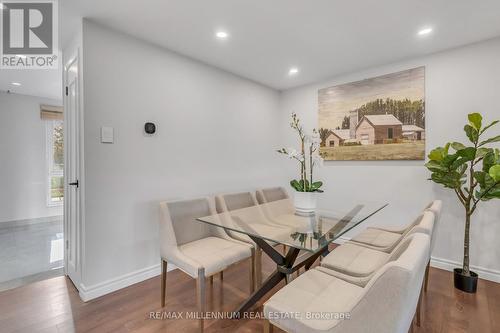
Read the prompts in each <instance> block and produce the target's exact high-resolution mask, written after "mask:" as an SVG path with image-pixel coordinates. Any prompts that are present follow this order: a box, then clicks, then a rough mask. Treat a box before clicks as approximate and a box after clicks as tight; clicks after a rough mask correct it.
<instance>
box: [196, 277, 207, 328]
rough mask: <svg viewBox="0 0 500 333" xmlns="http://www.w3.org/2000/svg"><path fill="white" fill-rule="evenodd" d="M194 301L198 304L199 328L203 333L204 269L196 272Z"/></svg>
mask: <svg viewBox="0 0 500 333" xmlns="http://www.w3.org/2000/svg"><path fill="white" fill-rule="evenodd" d="M196 299H197V303H198V311H199V313H200V319H199V323H198V324H199V328H200V332H203V328H204V320H203V318H204V317H205V301H206V299H205V269H204V268H201V269H199V270H198V278H197V279H196Z"/></svg>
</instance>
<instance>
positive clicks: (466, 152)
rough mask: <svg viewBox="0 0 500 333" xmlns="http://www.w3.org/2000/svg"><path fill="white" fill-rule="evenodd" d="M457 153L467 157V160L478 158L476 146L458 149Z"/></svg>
mask: <svg viewBox="0 0 500 333" xmlns="http://www.w3.org/2000/svg"><path fill="white" fill-rule="evenodd" d="M457 155H458V156H460V157H463V158H465V159H466V160H467V161H472V160H474V159H475V158H476V148H473V147H467V148H465V149H460V150H459V151H457Z"/></svg>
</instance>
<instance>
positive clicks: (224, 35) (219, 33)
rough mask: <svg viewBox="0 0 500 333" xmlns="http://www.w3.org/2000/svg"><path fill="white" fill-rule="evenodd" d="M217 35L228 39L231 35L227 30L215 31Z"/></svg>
mask: <svg viewBox="0 0 500 333" xmlns="http://www.w3.org/2000/svg"><path fill="white" fill-rule="evenodd" d="M215 37H217V38H218V39H227V38H228V37H229V34H228V33H227V32H225V31H217V32H216V33H215Z"/></svg>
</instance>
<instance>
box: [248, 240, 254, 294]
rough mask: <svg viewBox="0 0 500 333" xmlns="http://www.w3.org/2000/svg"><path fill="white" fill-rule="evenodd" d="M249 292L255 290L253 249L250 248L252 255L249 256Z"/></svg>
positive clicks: (251, 292)
mask: <svg viewBox="0 0 500 333" xmlns="http://www.w3.org/2000/svg"><path fill="white" fill-rule="evenodd" d="M249 271H250V277H249V280H250V294H253V292H254V291H255V250H253V249H252V256H251V257H250V270H249Z"/></svg>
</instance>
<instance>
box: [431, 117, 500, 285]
mask: <svg viewBox="0 0 500 333" xmlns="http://www.w3.org/2000/svg"><path fill="white" fill-rule="evenodd" d="M468 118H469V123H468V124H467V125H465V127H464V131H465V134H466V135H467V137H468V138H469V141H470V143H471V144H470V145H467V146H466V145H464V144H462V143H459V142H449V143H447V144H446V145H445V146H444V147H438V148H436V149H434V150H432V151H431V152H430V154H429V159H430V161H429V162H428V163H427V164H426V167H427V168H428V169H429V170H430V171H431V172H432V175H431V180H432V181H434V182H436V183H438V184H441V185H443V186H444V187H446V188H449V189H451V190H453V191H454V192H455V194H456V196H457V198H458V200H459V201H460V203H461V204H462V205H463V206H464V208H465V236H464V257H463V266H462V268H455V269H454V283H455V288H457V289H460V290H462V291H465V292H469V293H474V292H476V288H477V277H478V276H477V274H476V273H475V272H472V271H471V270H470V266H469V244H470V243H469V238H470V234H469V231H470V223H471V219H472V217H473V215H474V212H475V211H476V210H477V209H478V208H479V205H480V203H481V202H482V201H488V200H491V199H499V198H500V151H499V149H497V148H491V147H488V145H489V144H491V143H494V142H500V135H497V136H493V137H491V138H489V139H484V138H483V136H484V134H485V133H486V132H487V131H488V130H490V129H491V128H492V127H493V126H495V125H496V124H497V123H498V122H499V121H498V120H496V121H493V122H492V123H490V124H488V125H487V126H483V117H482V116H481V115H480V114H479V113H471V114H469V117H468Z"/></svg>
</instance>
